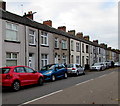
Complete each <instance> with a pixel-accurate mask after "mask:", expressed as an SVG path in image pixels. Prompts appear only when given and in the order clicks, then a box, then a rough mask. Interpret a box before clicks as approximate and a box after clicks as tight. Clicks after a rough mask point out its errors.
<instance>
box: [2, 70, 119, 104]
mask: <svg viewBox="0 0 120 106" xmlns="http://www.w3.org/2000/svg"><path fill="white" fill-rule="evenodd" d="M113 71H118V69H117V68H115V69H109V70H105V71H100V72H86V75H81V76H78V77H68V78H67V79H61V80H57V81H55V82H46V83H44V86H27V87H24V88H22V89H21V90H20V91H18V92H11V91H9V90H7V89H5V90H3V93H2V104H19V105H20V104H24V103H27V102H28V101H31V100H34V99H36V98H40V97H44V96H45V95H49V94H52V93H57V92H61V90H63V89H67V88H70V87H73V86H76V85H77V84H78V85H79V84H80V83H82V82H85V81H86V82H87V81H89V80H91V79H95V78H98V77H100V76H101V78H102V76H103V75H105V74H109V73H111V72H113ZM106 84H107V83H106ZM83 90H84V89H83Z"/></svg>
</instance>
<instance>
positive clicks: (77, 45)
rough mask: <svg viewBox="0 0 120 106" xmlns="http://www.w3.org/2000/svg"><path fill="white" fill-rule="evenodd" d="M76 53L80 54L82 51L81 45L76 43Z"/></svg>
mask: <svg viewBox="0 0 120 106" xmlns="http://www.w3.org/2000/svg"><path fill="white" fill-rule="evenodd" d="M76 51H77V52H79V51H80V43H78V42H76Z"/></svg>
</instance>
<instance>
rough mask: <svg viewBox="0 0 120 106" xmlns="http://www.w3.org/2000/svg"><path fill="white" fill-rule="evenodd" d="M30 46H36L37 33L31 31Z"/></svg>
mask: <svg viewBox="0 0 120 106" xmlns="http://www.w3.org/2000/svg"><path fill="white" fill-rule="evenodd" d="M29 44H30V45H35V31H34V30H29Z"/></svg>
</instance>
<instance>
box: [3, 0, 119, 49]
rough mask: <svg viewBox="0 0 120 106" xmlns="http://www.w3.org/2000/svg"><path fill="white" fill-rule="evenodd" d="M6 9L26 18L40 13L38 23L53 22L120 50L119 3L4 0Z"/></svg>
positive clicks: (113, 0)
mask: <svg viewBox="0 0 120 106" xmlns="http://www.w3.org/2000/svg"><path fill="white" fill-rule="evenodd" d="M4 1H6V8H7V9H6V10H7V11H9V12H12V13H15V14H17V15H20V16H22V15H23V14H24V13H25V12H26V13H28V11H32V12H37V13H36V14H34V20H35V21H37V22H39V23H43V21H46V20H52V27H54V28H57V27H59V26H66V29H67V31H68V30H75V31H76V33H78V32H83V34H84V35H89V36H90V40H91V41H93V40H99V43H106V44H108V46H111V47H112V48H115V49H117V48H118V0H39V1H38V0H4Z"/></svg>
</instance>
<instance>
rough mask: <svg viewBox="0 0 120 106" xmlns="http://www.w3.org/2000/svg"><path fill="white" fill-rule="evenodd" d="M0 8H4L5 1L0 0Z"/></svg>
mask: <svg viewBox="0 0 120 106" xmlns="http://www.w3.org/2000/svg"><path fill="white" fill-rule="evenodd" d="M0 8H2V9H3V10H6V2H4V1H0Z"/></svg>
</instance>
